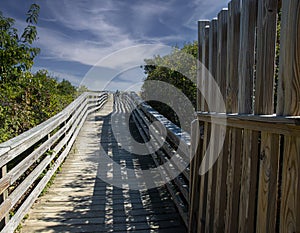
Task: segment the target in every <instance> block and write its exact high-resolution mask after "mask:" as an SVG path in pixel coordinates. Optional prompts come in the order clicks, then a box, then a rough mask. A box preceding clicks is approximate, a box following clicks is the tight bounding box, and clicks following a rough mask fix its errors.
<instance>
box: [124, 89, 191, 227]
mask: <svg viewBox="0 0 300 233" xmlns="http://www.w3.org/2000/svg"><path fill="white" fill-rule="evenodd" d="M126 97H127V102H128V105H129V106H130V108H131V109H134V110H133V112H132V116H133V119H134V121H135V123H136V124H137V125H138V130H139V132H140V135H141V136H142V138H143V140H144V141H145V142H147V141H149V129H150V127H154V126H153V125H152V126H151V124H152V123H153V122H160V124H162V125H163V127H165V128H166V130H167V137H166V140H165V139H164V138H161V137H160V136H158V135H159V133H158V134H157V135H155V134H154V135H153V136H154V137H156V138H155V139H154V142H153V143H155V141H162V140H163V141H165V142H164V144H163V145H162V146H161V148H160V149H159V150H157V151H156V152H155V153H154V154H151V155H152V157H153V160H154V162H155V164H156V166H157V167H159V166H161V165H162V164H166V162H167V161H170V159H171V158H172V157H173V156H176V160H173V161H177V162H172V161H171V166H164V171H162V174H161V175H162V176H163V177H164V176H168V177H170V178H172V177H175V178H174V179H173V180H171V181H170V182H168V183H166V187H167V189H168V191H169V193H170V194H171V196H172V198H173V201H174V203H175V205H176V207H177V209H178V211H179V214H180V215H181V217H182V220H183V222H184V223H185V225H186V227H187V226H188V203H189V178H190V170H189V158H190V135H189V134H188V133H186V132H184V131H182V129H180V128H179V127H178V126H176V125H175V124H173V123H172V122H171V121H169V120H168V119H166V118H165V117H164V116H162V115H161V114H159V113H158V112H157V111H156V110H154V109H153V108H152V107H151V106H150V105H148V104H147V103H146V102H144V101H143V100H142V99H141V98H140V97H139V96H138V95H137V94H136V93H134V92H132V93H130V94H128V95H127V96H126ZM155 130H156V131H157V132H160V128H159V126H158V125H156V129H155ZM178 145H180V147H178ZM179 169H180V171H182V172H178V171H179ZM176 173H178V174H179V175H176Z"/></svg>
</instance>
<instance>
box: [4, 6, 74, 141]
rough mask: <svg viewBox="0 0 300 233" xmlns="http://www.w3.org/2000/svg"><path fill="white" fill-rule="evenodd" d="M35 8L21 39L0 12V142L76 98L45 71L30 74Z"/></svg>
mask: <svg viewBox="0 0 300 233" xmlns="http://www.w3.org/2000/svg"><path fill="white" fill-rule="evenodd" d="M39 9H40V8H39V6H38V5H36V4H32V5H31V7H30V9H29V10H28V12H27V20H26V22H27V23H28V25H27V27H25V29H24V32H23V33H22V35H21V36H19V34H18V31H17V29H16V28H14V26H13V25H14V22H15V21H14V19H12V18H7V17H4V16H3V14H2V13H0V29H1V31H0V142H3V141H6V140H8V139H10V138H12V137H15V136H17V135H18V134H21V133H23V132H24V131H26V130H28V129H30V128H32V127H33V126H35V125H37V124H39V123H41V122H43V121H45V120H46V119H48V118H50V117H51V116H53V115H55V114H56V113H58V112H59V111H61V110H62V109H63V108H65V107H66V105H67V104H69V103H70V102H71V101H72V100H73V99H74V97H75V96H76V89H75V87H73V86H72V85H71V83H70V82H69V81H67V80H63V81H62V82H61V83H59V82H58V81H57V80H56V79H54V78H52V77H50V76H49V74H48V72H47V71H45V70H41V71H38V72H37V73H35V74H32V73H31V72H30V69H31V67H32V65H33V62H34V58H35V57H36V56H37V54H38V53H39V51H40V50H39V48H34V47H32V43H33V42H34V41H35V40H36V39H37V31H36V27H35V24H36V23H37V20H38V14H39Z"/></svg>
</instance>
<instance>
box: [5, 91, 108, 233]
mask: <svg viewBox="0 0 300 233" xmlns="http://www.w3.org/2000/svg"><path fill="white" fill-rule="evenodd" d="M107 98H108V94H107V93H105V92H101V93H92V92H91V93H90V92H87V93H83V94H82V95H81V96H79V97H78V98H77V99H76V100H74V101H73V102H72V103H71V104H70V105H69V106H67V107H66V108H65V109H64V110H63V111H61V112H60V113H58V114H57V115H55V116H53V117H52V118H50V119H48V120H47V121H45V122H43V123H41V124H40V125H38V126H36V127H34V128H32V129H31V130H28V131H27V132H24V133H23V134H21V135H19V136H17V137H15V138H13V139H11V140H9V141H7V142H4V143H1V144H0V167H1V168H2V175H1V176H0V195H2V197H4V198H2V199H3V200H2V202H0V220H2V223H3V224H2V225H3V226H2V231H1V232H13V231H14V230H15V229H16V228H17V226H18V225H19V223H20V222H21V220H22V219H23V218H24V216H25V215H26V214H27V212H28V211H29V209H30V207H31V206H32V204H33V203H34V202H35V200H36V199H37V198H38V196H39V195H40V194H41V192H42V191H43V189H44V188H45V187H46V185H47V183H48V182H49V180H50V179H51V177H52V176H53V175H54V174H55V172H56V171H57V169H58V168H59V166H60V165H61V163H62V162H63V161H64V159H65V158H66V156H67V155H68V153H69V152H70V150H71V147H72V145H73V143H74V141H75V139H76V137H77V135H78V133H79V131H80V129H81V127H82V125H83V123H84V121H85V119H86V117H87V116H88V114H90V113H91V112H93V111H96V110H98V109H100V108H101V107H102V106H103V105H104V104H105V102H106V101H107ZM9 214H10V215H11V217H10V218H9V217H8V215H9ZM0 229H1V228H0Z"/></svg>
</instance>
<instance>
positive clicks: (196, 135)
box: [189, 120, 203, 233]
mask: <svg viewBox="0 0 300 233" xmlns="http://www.w3.org/2000/svg"><path fill="white" fill-rule="evenodd" d="M191 128H192V133H191V139H192V144H191V153H193V155H192V156H193V159H192V161H191V164H190V171H191V172H190V174H191V177H190V207H189V232H190V233H192V232H197V220H198V218H197V216H198V211H199V200H200V199H199V193H200V181H201V177H200V176H199V168H200V164H201V161H202V150H203V149H202V147H203V140H202V139H201V136H200V129H199V121H198V120H194V121H193V123H192V127H191Z"/></svg>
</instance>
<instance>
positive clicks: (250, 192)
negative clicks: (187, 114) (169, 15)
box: [189, 0, 300, 233]
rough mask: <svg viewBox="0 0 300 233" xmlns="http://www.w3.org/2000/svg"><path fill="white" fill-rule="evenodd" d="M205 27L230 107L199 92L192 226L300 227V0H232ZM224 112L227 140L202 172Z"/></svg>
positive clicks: (206, 51) (207, 48) (205, 43)
mask: <svg viewBox="0 0 300 233" xmlns="http://www.w3.org/2000/svg"><path fill="white" fill-rule="evenodd" d="M278 19H281V20H280V21H279V20H278ZM278 24H280V25H281V31H280V33H279V30H278V28H279V27H278ZM198 27H199V28H198V30H199V60H200V61H201V62H202V63H203V64H204V65H205V66H206V67H207V69H208V70H209V71H210V72H211V74H212V75H213V76H214V80H215V82H216V83H217V84H218V86H219V87H220V91H221V93H222V95H223V98H224V101H225V104H226V113H224V112H219V111H218V109H211V108H210V106H208V105H207V104H206V103H207V102H209V101H208V100H207V99H204V98H203V96H202V95H201V94H200V93H199V95H198V105H197V107H198V112H197V120H196V121H194V122H193V124H192V136H191V137H192V151H196V153H195V157H194V158H193V160H192V163H191V177H190V190H191V191H190V210H189V232H230V233H234V232H241V233H247V232H290V233H296V232H300V1H299V0H284V1H282V2H281V1H278V0H232V1H231V2H230V3H229V4H228V9H223V10H222V11H220V13H219V14H218V18H217V19H213V20H211V21H199V23H198ZM279 41H280V43H279ZM276 46H280V52H279V53H276V49H275V48H276ZM277 60H279V67H277V66H276V65H275V63H276V61H277ZM205 78H206V77H205ZM205 78H204V81H203V79H202V77H201V75H200V74H199V76H198V85H202V84H203V83H206V84H207V85H206V86H205V87H206V88H209V87H210V86H211V85H209V83H210V82H211V80H207V79H205ZM208 93H212V94H210V95H208V97H206V98H213V95H214V90H208ZM206 96H207V95H206ZM224 117H226V119H227V121H226V122H227V124H226V134H225V141H224V146H223V147H222V148H223V149H222V151H221V153H220V155H219V157H218V159H217V161H216V163H214V165H213V166H212V168H211V169H209V171H208V172H207V173H206V174H205V175H202V176H201V175H199V168H200V164H201V162H202V159H203V157H204V155H205V153H206V151H207V145H208V143H209V138H210V136H211V135H212V133H213V130H215V131H216V132H218V130H219V131H220V125H221V124H224ZM199 127H201V132H204V133H203V134H200V130H199ZM211 143H213V144H215V145H217V144H218V143H219V141H218V139H216V140H214V141H212V142H211ZM204 162H205V161H204ZM208 164H209V163H208Z"/></svg>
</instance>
